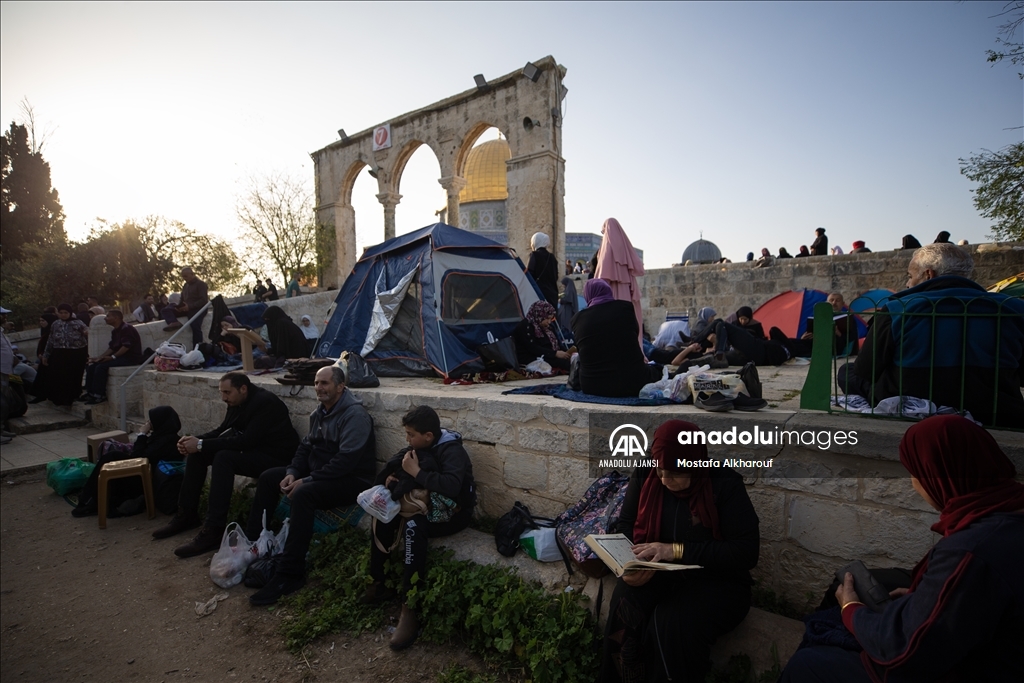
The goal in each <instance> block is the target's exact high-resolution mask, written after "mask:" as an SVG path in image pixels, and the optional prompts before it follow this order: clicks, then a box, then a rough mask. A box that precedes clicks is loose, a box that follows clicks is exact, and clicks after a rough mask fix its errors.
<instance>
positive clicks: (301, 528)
mask: <svg viewBox="0 0 1024 683" xmlns="http://www.w3.org/2000/svg"><path fill="white" fill-rule="evenodd" d="M313 386H314V388H315V389H316V398H317V400H318V401H319V402H320V405H319V406H317V408H316V409H315V410H314V411H313V412H312V413H310V415H309V434H307V435H306V438H305V439H303V440H302V443H301V444H299V448H298V450H296V451H295V457H294V458H292V462H291V464H290V465H289V466H288V467H272V468H270V469H268V470H266V471H265V472H263V474H261V475H260V482H259V485H258V486H257V487H256V500H255V501H253V505H252V511H251V512H250V513H249V525H248V529H247V530H246V533H247V534H248V536H249V538H257V537H258V536H259V534H260V531H261V530H262V528H263V514H264V513H266V515H267V519H269V518H270V517H271V516H273V514H274V510H275V509H276V508H277V503H278V500H279V499H280V496H281V494H282V493H283V494H285V495H286V496H288V499H289V501H290V502H291V522H290V523H289V531H288V540H287V541H286V542H285V546H284V554H283V555H282V556H281V559H280V563H279V564H278V566H277V570H276V571H275V573H274V576H273V578H272V579H271V580H270V582H269V583H267V585H266V586H264V587H263V588H261V589H260V590H259V591H257V592H256V593H254V594H253V595H252V596H250V597H249V602H250V603H252V604H253V605H270V604H273V603H275V602H277V601H278V599H280V598H281V596H282V595H288V594H289V593H294V592H295V591H297V590H299V589H300V588H302V586H303V585H304V584H305V578H304V574H305V569H306V551H307V550H309V541H310V539H311V538H312V536H313V513H314V511H316V510H330V509H332V508H336V507H341V506H344V505H352V504H353V503H355V502H356V496H357V495H359V493H360V492H361V491H365V490H366V489H368V488H370V486H371V485H372V484H373V476H374V474H375V470H376V466H375V456H376V452H377V442H376V439H375V438H374V434H373V418H371V417H370V414H369V413H367V412H366V408H364V407H363V404H362V403H361V402H360V401H359V399H358V398H356V396H355V395H354V394H353V393H352V392H351V391H349V390H348V389H346V388H345V373H344V372H343V371H342V369H341V368H339V367H338V366H337V365H331V366H328V367H325V368H320V369H319V370H318V371H317V373H316V379H315V381H314V384H313Z"/></svg>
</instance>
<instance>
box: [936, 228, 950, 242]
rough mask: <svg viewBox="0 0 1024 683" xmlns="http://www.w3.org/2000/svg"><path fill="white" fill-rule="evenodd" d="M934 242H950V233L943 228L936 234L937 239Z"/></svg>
mask: <svg viewBox="0 0 1024 683" xmlns="http://www.w3.org/2000/svg"><path fill="white" fill-rule="evenodd" d="M932 244H950V241H949V233H948V232H947V231H945V230H943V231H942V232H940V233H939V234H938V235H936V236H935V241H934V242H933V243H932Z"/></svg>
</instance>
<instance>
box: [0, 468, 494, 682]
mask: <svg viewBox="0 0 1024 683" xmlns="http://www.w3.org/2000/svg"><path fill="white" fill-rule="evenodd" d="M44 479H45V475H44V474H43V473H42V472H41V471H37V472H33V473H29V474H22V475H12V476H5V477H4V479H3V483H2V484H0V596H2V597H0V678H2V679H3V681H4V683H13V682H15V681H24V682H29V681H33V682H35V681H38V682H40V683H54V682H56V681H103V682H108V681H109V682H112V683H116V682H119V681H176V680H181V679H192V680H198V681H250V680H253V681H275V682H281V683H292V682H298V681H355V682H360V681H380V682H382V683H402V682H404V681H433V680H435V679H436V677H437V674H438V672H439V671H441V670H443V669H445V668H447V667H448V666H450V665H451V664H452V663H458V664H461V665H463V666H467V667H469V668H471V669H474V670H482V665H481V663H480V662H479V661H478V660H477V659H476V658H474V657H472V656H471V655H469V654H468V653H467V652H465V651H463V650H460V649H459V648H457V647H454V646H439V645H436V644H433V643H430V644H425V643H417V644H416V645H414V646H413V647H412V648H410V649H409V650H407V651H405V652H399V653H396V652H392V651H391V650H390V649H389V648H388V638H389V637H390V636H389V634H388V633H387V628H388V624H386V623H382V624H381V627H380V629H379V630H378V631H376V632H374V633H364V634H363V635H362V636H361V637H359V638H352V637H350V636H347V635H345V634H334V635H330V636H327V637H325V638H323V639H321V640H319V641H317V642H315V643H313V644H312V645H311V646H309V647H307V648H306V649H305V651H304V652H303V653H302V654H301V655H299V656H296V655H295V654H293V653H291V652H289V651H288V650H287V649H286V648H285V646H284V637H283V636H282V635H281V633H280V629H279V624H280V619H281V614H280V613H279V612H278V611H275V610H272V609H268V608H253V607H250V605H249V601H248V599H247V598H248V596H249V595H250V594H251V593H252V592H253V591H252V589H248V588H245V587H244V586H235V587H234V588H231V589H229V590H228V591H227V592H228V595H229V597H228V599H227V600H224V601H222V602H220V603H219V604H218V607H217V609H216V610H215V611H214V612H213V613H212V614H210V615H208V616H206V617H202V618H200V617H197V616H196V613H195V605H196V602H205V601H207V600H209V599H210V598H212V597H213V596H214V595H216V594H217V593H219V592H221V591H222V589H220V588H218V587H217V586H215V585H214V584H213V582H212V581H210V578H209V569H208V567H209V561H210V557H212V553H208V554H206V555H203V556H200V557H195V558H191V559H187V560H181V559H178V558H177V557H176V556H175V555H174V554H173V553H172V550H173V548H174V547H175V545H177V543H178V542H183V541H184V540H187V539H186V538H184V536H183V537H182V538H181V539H180V540H179V539H178V538H177V537H175V538H171V539H166V540H163V541H154V540H153V539H152V538H151V536H150V532H151V531H152V530H153V529H155V528H156V527H158V526H161V525H163V524H164V523H165V522H166V519H167V518H166V517H164V516H163V515H160V514H158V515H157V517H156V519H152V520H150V519H147V518H146V515H145V513H143V514H141V515H136V516H134V517H127V518H121V519H111V520H108V523H107V528H106V529H103V530H101V529H99V528H98V524H97V519H96V517H86V518H83V519H75V518H73V517H72V516H71V507H70V506H69V505H68V503H66V502H65V501H64V500H63V499H62V498H59V497H58V496H56V495H55V494H54V493H53V492H52V490H51V489H50V488H49V487H47V486H46V484H45V481H44ZM396 616H397V608H395V610H394V613H392V614H391V615H390V616H389V619H390V620H391V621H392V622H393V620H394V619H395V617H396Z"/></svg>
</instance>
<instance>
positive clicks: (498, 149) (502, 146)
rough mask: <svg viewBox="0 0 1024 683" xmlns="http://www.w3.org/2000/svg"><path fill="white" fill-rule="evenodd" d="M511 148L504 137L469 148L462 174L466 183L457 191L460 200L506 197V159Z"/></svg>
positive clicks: (509, 156)
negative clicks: (460, 190)
mask: <svg viewBox="0 0 1024 683" xmlns="http://www.w3.org/2000/svg"><path fill="white" fill-rule="evenodd" d="M511 158H512V151H511V150H510V149H509V146H508V142H507V141H506V140H504V139H498V140H488V141H487V142H484V143H482V144H479V145H477V146H476V147H474V148H473V149H471V150H469V158H468V159H466V170H465V171H464V172H463V177H464V178H465V179H466V187H464V188H462V192H460V193H459V203H460V204H466V203H468V202H487V201H504V200H506V199H508V181H507V178H506V176H507V174H508V169H507V167H506V166H505V162H506V161H508V160H509V159H511Z"/></svg>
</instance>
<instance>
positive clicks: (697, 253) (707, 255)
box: [682, 238, 722, 263]
mask: <svg viewBox="0 0 1024 683" xmlns="http://www.w3.org/2000/svg"><path fill="white" fill-rule="evenodd" d="M721 260H722V250H721V249H719V248H718V246H717V245H715V243H714V242H708V241H707V240H706V239H703V238H702V239H699V240H697V241H696V242H694V243H693V244H691V245H690V246H688V247H687V248H686V250H685V251H684V252H683V260H682V263H686V262H687V261H693V262H694V263H718V262H719V261H721Z"/></svg>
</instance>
